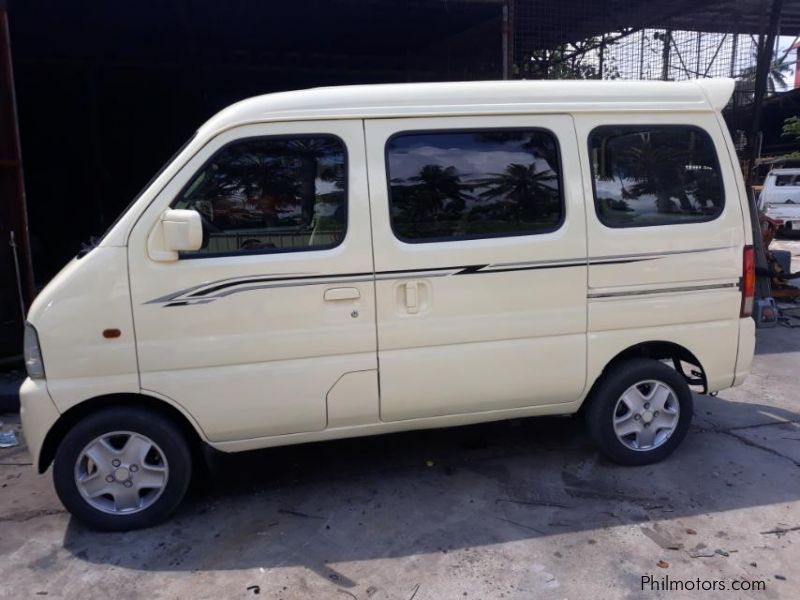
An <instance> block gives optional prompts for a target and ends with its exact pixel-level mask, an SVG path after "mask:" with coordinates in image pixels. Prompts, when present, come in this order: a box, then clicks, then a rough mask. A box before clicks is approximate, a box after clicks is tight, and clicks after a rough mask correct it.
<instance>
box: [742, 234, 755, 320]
mask: <svg viewBox="0 0 800 600" xmlns="http://www.w3.org/2000/svg"><path fill="white" fill-rule="evenodd" d="M755 295H756V252H755V249H754V248H753V247H752V246H745V247H744V253H743V254H742V309H741V310H740V311H739V316H740V317H749V316H750V315H752V314H753V297H754V296H755Z"/></svg>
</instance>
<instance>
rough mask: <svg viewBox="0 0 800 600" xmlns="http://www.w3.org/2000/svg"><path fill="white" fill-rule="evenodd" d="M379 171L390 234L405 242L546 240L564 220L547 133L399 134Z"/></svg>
mask: <svg viewBox="0 0 800 600" xmlns="http://www.w3.org/2000/svg"><path fill="white" fill-rule="evenodd" d="M386 166H387V173H388V178H389V192H390V193H389V210H390V218H391V224H392V229H393V231H394V233H395V235H396V236H397V237H398V238H399V239H401V240H403V241H405V242H409V243H418V242H437V241H453V240H464V239H476V238H488V237H499V236H516V235H529V234H536V233H545V232H549V231H553V230H555V229H558V227H559V226H560V225H561V223H562V221H563V219H564V200H563V197H562V193H561V167H560V164H559V153H558V144H557V142H556V139H555V137H554V136H553V134H551V133H549V132H547V131H542V130H539V129H513V130H509V129H503V130H499V129H495V130H492V129H486V130H474V131H463V130H454V131H435V132H434V131H431V132H425V131H418V132H413V133H401V134H398V135H395V136H393V137H392V138H391V139H390V140H389V141H388V142H387V144H386Z"/></svg>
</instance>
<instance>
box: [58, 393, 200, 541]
mask: <svg viewBox="0 0 800 600" xmlns="http://www.w3.org/2000/svg"><path fill="white" fill-rule="evenodd" d="M191 472H192V455H191V452H190V450H189V446H188V444H187V443H186V439H185V437H184V435H183V433H182V432H181V431H180V429H179V428H178V427H177V426H175V424H174V423H173V422H172V421H170V420H168V419H166V418H164V417H163V416H161V415H160V414H158V413H155V412H153V411H148V410H145V409H137V408H129V407H119V408H109V409H105V410H102V411H99V412H97V413H94V414H92V415H89V416H88V417H85V418H83V419H82V420H81V421H79V422H78V423H77V424H76V425H75V426H74V427H73V428H72V429H71V430H70V431H69V432H67V435H66V436H65V437H64V439H63V440H62V442H61V444H60V445H59V447H58V451H57V452H56V457H55V461H54V464H53V482H54V484H55V488H56V493H57V494H58V497H59V498H60V499H61V502H62V503H63V504H64V506H66V508H67V509H68V510H69V511H70V512H71V513H72V514H73V515H74V516H75V517H76V518H77V519H79V520H80V521H82V522H84V523H85V524H87V525H89V526H90V527H93V528H95V529H101V530H106V531H126V530H130V529H139V528H142V527H150V526H152V525H156V524H157V523H159V522H161V521H163V520H164V519H166V518H167V517H168V516H169V515H170V514H171V513H172V512H173V511H174V510H175V508H177V506H178V504H179V503H180V501H181V500H182V499H183V496H184V495H185V493H186V489H187V487H188V485H189V480H190V478H191Z"/></svg>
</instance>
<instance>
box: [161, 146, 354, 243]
mask: <svg viewBox="0 0 800 600" xmlns="http://www.w3.org/2000/svg"><path fill="white" fill-rule="evenodd" d="M346 169H347V160H346V150H345V146H344V143H343V142H342V141H341V140H340V139H339V138H337V137H335V136H332V135H308V136H305V135H302V136H291V137H283V136H280V137H264V138H248V139H242V140H239V141H236V142H233V143H231V144H228V145H227V146H225V147H224V148H222V149H221V150H219V151H218V152H217V153H216V154H215V155H214V156H213V157H212V158H211V160H210V161H209V162H207V163H206V164H205V165H204V166H203V167H202V168H201V169H200V171H199V172H198V173H197V175H195V177H194V178H193V179H192V180H191V181H190V182H189V184H188V185H187V186H186V187H185V188H184V190H183V191H182V192H181V193H180V194H179V195H178V198H177V199H176V200H175V201H174V202H173V204H172V207H173V208H186V209H194V210H196V211H197V212H199V213H200V216H201V219H202V222H203V247H202V248H201V249H200V250H198V251H196V252H183V253H181V257H182V258H198V257H202V256H219V255H226V254H250V253H252V254H262V253H273V252H290V251H300V250H320V249H325V248H332V247H334V246H337V245H338V244H339V243H340V242H341V241H342V239H343V238H344V235H345V231H346V229H347V200H346V198H347V196H346V179H347V177H346V174H347V170H346Z"/></svg>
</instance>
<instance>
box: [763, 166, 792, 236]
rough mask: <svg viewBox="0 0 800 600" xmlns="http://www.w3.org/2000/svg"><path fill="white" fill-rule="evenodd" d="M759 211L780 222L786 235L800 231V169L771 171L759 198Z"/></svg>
mask: <svg viewBox="0 0 800 600" xmlns="http://www.w3.org/2000/svg"><path fill="white" fill-rule="evenodd" d="M758 209H759V212H761V213H764V214H766V215H767V216H768V217H770V218H771V219H775V220H776V221H778V222H779V223H780V224H781V228H782V230H783V232H784V233H788V232H791V231H800V168H793V169H773V170H772V171H770V172H769V174H768V175H767V178H766V180H765V181H764V189H763V190H761V195H760V196H759V198H758Z"/></svg>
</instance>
